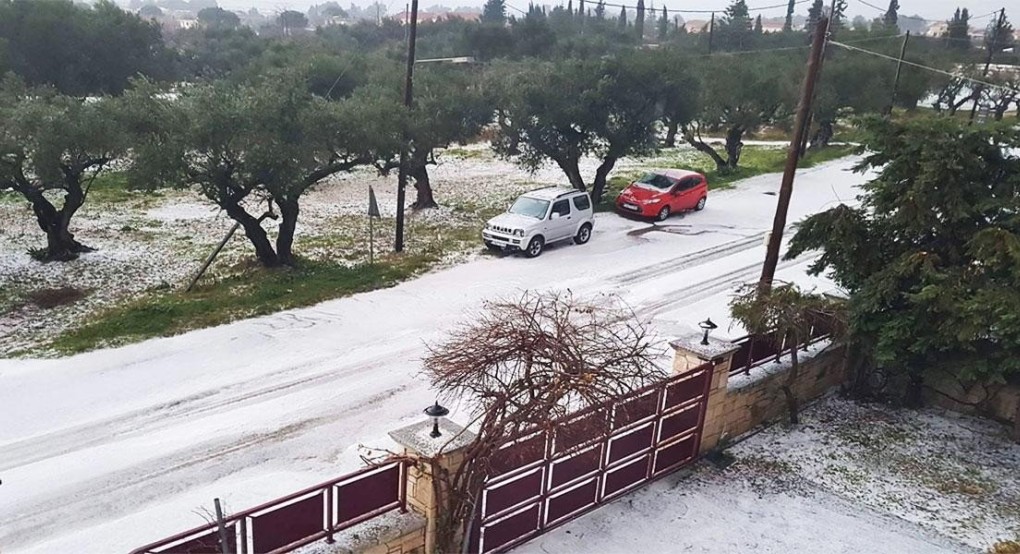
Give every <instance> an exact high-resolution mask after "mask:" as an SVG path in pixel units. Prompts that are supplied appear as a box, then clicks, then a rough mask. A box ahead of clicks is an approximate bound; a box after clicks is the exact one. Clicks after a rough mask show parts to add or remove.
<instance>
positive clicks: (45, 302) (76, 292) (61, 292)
mask: <svg viewBox="0 0 1020 554" xmlns="http://www.w3.org/2000/svg"><path fill="white" fill-rule="evenodd" d="M88 294H89V292H88V291H87V290H82V289H78V288H74V287H57V288H45V289H38V290H34V291H32V292H29V293H28V294H26V295H25V296H26V297H27V298H28V299H29V300H30V301H31V302H32V303H33V304H35V305H36V306H39V307H40V308H42V309H44V310H50V309H53V308H56V307H57V306H66V305H69V304H74V303H75V302H77V301H79V300H81V299H83V298H85V297H86V296H88Z"/></svg>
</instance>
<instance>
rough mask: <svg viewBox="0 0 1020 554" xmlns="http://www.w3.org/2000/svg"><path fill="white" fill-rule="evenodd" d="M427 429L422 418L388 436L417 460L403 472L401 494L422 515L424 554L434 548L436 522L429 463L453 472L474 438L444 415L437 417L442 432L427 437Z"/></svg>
mask: <svg viewBox="0 0 1020 554" xmlns="http://www.w3.org/2000/svg"><path fill="white" fill-rule="evenodd" d="M431 429H432V425H431V423H430V422H425V421H423V422H421V423H416V424H413V425H409V426H407V427H404V428H402V429H397V430H396V431H390V433H389V435H390V438H392V439H393V440H394V441H395V442H396V443H397V444H399V445H400V446H401V447H402V448H403V453H404V455H405V456H407V457H409V458H412V459H415V460H418V461H419V463H417V464H414V465H411V466H410V467H408V468H407V470H406V471H405V473H404V474H405V475H406V479H407V482H406V489H405V491H404V494H405V498H406V504H407V506H409V507H410V508H411V511H413V512H415V513H417V514H419V515H421V516H423V517H424V518H425V537H424V546H425V554H433V553H434V552H435V551H436V529H437V524H438V522H439V506H438V499H436V497H435V491H434V489H433V475H432V464H433V463H436V464H438V466H439V468H440V469H442V470H445V471H447V472H449V473H450V474H452V473H454V472H455V471H457V468H458V467H459V466H460V464H461V462H462V461H463V455H464V450H465V449H466V447H467V446H468V445H469V444H471V443H472V442H473V441H474V440H475V434H474V433H472V432H471V431H468V430H467V429H465V428H464V427H461V426H460V425H457V424H456V423H454V422H452V421H450V420H448V419H446V418H441V419H440V420H439V430H440V432H441V433H442V434H441V435H440V436H439V437H437V438H433V437H431V436H430V435H429V431H430V430H431ZM465 540H467V538H465Z"/></svg>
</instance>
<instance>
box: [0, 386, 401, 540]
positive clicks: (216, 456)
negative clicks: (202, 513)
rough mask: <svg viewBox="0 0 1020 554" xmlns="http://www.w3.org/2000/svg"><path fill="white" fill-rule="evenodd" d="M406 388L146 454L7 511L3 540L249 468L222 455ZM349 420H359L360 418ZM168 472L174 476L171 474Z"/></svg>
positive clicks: (282, 437) (365, 408) (274, 443)
mask: <svg viewBox="0 0 1020 554" xmlns="http://www.w3.org/2000/svg"><path fill="white" fill-rule="evenodd" d="M408 388H409V385H408V384H404V385H400V386H397V387H392V388H387V389H386V390H383V391H380V392H379V393H377V394H373V395H371V396H369V397H367V398H364V399H363V400H361V401H360V402H357V403H355V404H351V405H344V406H341V405H337V406H336V408H335V409H332V410H329V411H327V412H325V413H323V412H317V413H316V415H314V416H313V417H309V418H305V419H301V420H298V421H295V422H292V423H289V424H287V425H284V426H283V427H282V428H280V429H272V430H266V431H260V432H258V433H248V434H245V435H243V436H241V437H239V438H231V439H227V440H224V439H223V438H218V439H216V440H212V441H208V442H205V443H199V444H196V445H195V446H194V447H192V448H189V449H185V450H179V451H177V452H174V453H173V454H172V455H169V456H163V457H158V458H155V459H152V460H147V461H145V462H143V463H139V464H135V465H133V466H131V467H128V468H124V469H122V470H118V471H115V472H111V473H107V474H104V475H102V476H100V477H97V478H95V479H92V480H89V481H85V482H82V483H79V484H77V485H75V486H74V487H72V488H70V489H64V490H61V491H59V492H56V493H54V494H52V495H49V496H47V497H45V498H43V499H40V500H36V501H35V502H33V503H32V504H30V505H27V506H24V505H23V506H20V508H21V509H20V510H19V512H18V513H15V514H13V515H8V516H7V517H6V518H5V519H4V527H3V529H2V531H0V544H3V545H4V546H6V547H11V548H13V547H16V546H18V545H19V543H28V542H29V541H31V540H32V539H37V538H38V537H40V536H52V535H54V534H56V533H57V532H59V531H60V530H61V529H62V528H63V527H64V523H63V522H64V521H65V520H66V519H67V518H72V519H74V520H75V521H76V522H77V523H82V522H88V521H89V520H102V519H104V518H107V517H109V516H110V514H112V513H123V512H125V511H129V510H131V509H132V508H135V507H138V506H143V505H146V504H148V503H150V502H153V501H158V500H159V499H160V498H166V497H168V496H170V495H172V494H174V493H177V492H180V490H181V489H182V488H186V485H192V484H194V485H197V484H201V483H206V482H209V481H211V479H210V476H211V475H210V474H214V475H215V478H219V477H225V476H227V475H229V474H231V473H233V472H235V471H240V470H243V469H246V468H248V467H250V466H251V461H250V460H248V459H245V458H239V459H233V460H230V459H226V460H224V458H229V456H230V455H231V454H239V453H242V452H244V451H246V450H249V449H253V448H257V447H260V446H264V447H268V448H272V447H276V448H280V446H281V445H282V444H283V443H285V442H286V441H288V440H292V439H296V438H299V437H300V435H301V434H303V433H305V432H307V431H309V430H312V429H315V428H317V427H322V426H325V425H330V424H339V423H342V422H343V421H345V416H348V415H352V414H353V415H361V416H362V418H363V419H364V418H367V417H370V416H371V415H372V413H374V412H376V411H379V410H385V409H387V408H386V407H385V405H384V402H383V401H386V400H392V398H393V397H394V396H396V395H398V394H400V393H403V392H406V391H407V390H408ZM366 412H372V413H366ZM351 421H352V424H353V425H355V426H356V425H357V423H356V421H357V420H351ZM209 462H211V463H212V464H211V465H210V464H208V463H209ZM168 476H173V478H172V479H167V477H168ZM112 493H117V494H112ZM125 499H129V503H130V504H131V505H125Z"/></svg>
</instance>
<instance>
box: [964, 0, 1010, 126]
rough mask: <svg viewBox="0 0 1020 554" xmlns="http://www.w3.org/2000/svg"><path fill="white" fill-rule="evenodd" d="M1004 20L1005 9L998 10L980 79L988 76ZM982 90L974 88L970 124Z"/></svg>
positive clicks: (975, 113)
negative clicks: (993, 35) (997, 17)
mask: <svg viewBox="0 0 1020 554" xmlns="http://www.w3.org/2000/svg"><path fill="white" fill-rule="evenodd" d="M1005 20H1006V8H1002V9H1000V10H999V19H997V20H996V22H995V27H993V29H994V31H995V33H996V36H995V37H992V38H991V40H989V41H988V42H987V44H986V45H985V48H987V49H988V55H987V56H985V69H984V71H982V72H981V78H985V77H987V76H988V68H989V67H991V66H992V57H993V56H994V55H995V45H996V43H997V42H999V40H1001V37H999V36H998V33H1001V32H1002V23H1003V22H1004V21H1005ZM982 88H983V87H982V86H981V85H976V86H975V87H974V106H972V107H971V108H970V118H969V119H968V121H970V122H971V123H973V122H974V116H975V115H977V111H978V103H979V102H980V100H981V90H982Z"/></svg>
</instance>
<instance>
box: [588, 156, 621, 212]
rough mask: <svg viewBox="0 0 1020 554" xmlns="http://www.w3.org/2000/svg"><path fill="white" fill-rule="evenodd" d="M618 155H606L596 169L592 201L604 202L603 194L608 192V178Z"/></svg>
mask: <svg viewBox="0 0 1020 554" xmlns="http://www.w3.org/2000/svg"><path fill="white" fill-rule="evenodd" d="M618 159H619V158H618V157H617V156H606V157H605V158H604V159H603V160H602V163H601V164H600V165H599V167H598V169H596V170H595V181H594V182H593V183H592V186H591V196H592V199H591V200H592V203H594V204H599V203H600V202H602V196H603V195H604V194H605V192H606V180H607V179H608V177H609V172H610V171H612V170H613V167H614V166H615V165H616V160H618Z"/></svg>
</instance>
